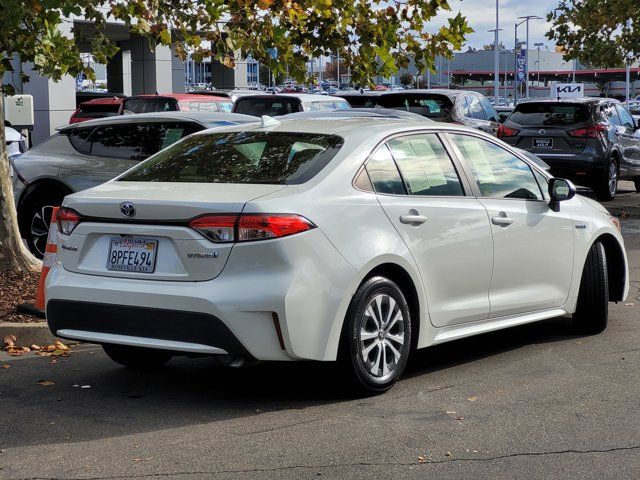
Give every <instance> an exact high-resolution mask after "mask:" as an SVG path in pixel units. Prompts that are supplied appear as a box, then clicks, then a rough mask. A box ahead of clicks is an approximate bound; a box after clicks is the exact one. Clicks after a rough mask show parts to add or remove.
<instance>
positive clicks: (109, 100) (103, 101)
mask: <svg viewBox="0 0 640 480" xmlns="http://www.w3.org/2000/svg"><path fill="white" fill-rule="evenodd" d="M124 100H125V98H124V97H105V98H94V99H93V100H87V101H86V102H82V103H81V104H80V106H82V105H120V104H121V103H122V102H123V101H124Z"/></svg>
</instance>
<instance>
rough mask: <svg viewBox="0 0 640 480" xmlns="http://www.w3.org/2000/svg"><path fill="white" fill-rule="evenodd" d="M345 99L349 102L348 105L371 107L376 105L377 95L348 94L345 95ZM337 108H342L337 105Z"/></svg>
mask: <svg viewBox="0 0 640 480" xmlns="http://www.w3.org/2000/svg"><path fill="white" fill-rule="evenodd" d="M345 99H346V100H347V102H349V105H350V106H351V107H353V108H356V107H362V108H373V107H375V106H376V104H377V103H378V102H377V100H378V99H377V97H374V96H373V95H349V96H346V97H345ZM338 108H343V107H341V106H338Z"/></svg>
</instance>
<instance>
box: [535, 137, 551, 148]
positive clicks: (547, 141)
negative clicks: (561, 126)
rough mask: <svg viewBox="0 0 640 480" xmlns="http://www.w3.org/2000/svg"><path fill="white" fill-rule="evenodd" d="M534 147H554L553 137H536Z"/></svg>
mask: <svg viewBox="0 0 640 480" xmlns="http://www.w3.org/2000/svg"><path fill="white" fill-rule="evenodd" d="M533 148H553V138H534V139H533Z"/></svg>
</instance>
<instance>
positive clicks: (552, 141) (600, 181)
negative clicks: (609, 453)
mask: <svg viewBox="0 0 640 480" xmlns="http://www.w3.org/2000/svg"><path fill="white" fill-rule="evenodd" d="M636 129H637V126H636V122H635V121H634V119H633V117H632V116H631V114H630V113H629V111H628V110H627V109H626V108H625V107H624V105H623V104H621V103H620V102H619V101H617V100H614V99H611V98H566V99H560V100H554V99H549V100H546V99H545V100H531V101H526V102H522V103H520V104H518V105H517V106H516V107H515V109H514V111H513V113H512V114H511V115H510V116H509V118H508V119H507V120H506V121H505V123H504V124H502V125H501V126H500V129H499V131H498V137H500V138H501V139H502V140H504V141H505V142H507V143H509V144H510V145H513V146H515V147H518V148H520V149H522V150H526V151H529V152H531V153H533V154H535V155H537V156H538V157H540V158H541V159H542V160H544V161H545V162H546V163H548V164H549V166H550V167H551V173H552V174H553V175H555V176H559V177H563V178H570V179H571V180H573V181H574V182H576V183H577V184H579V185H582V186H586V187H590V188H592V189H593V190H594V192H595V193H596V195H597V197H598V199H599V200H611V199H613V198H614V197H615V196H616V193H617V189H618V180H619V179H630V180H633V181H634V182H635V185H636V189H637V190H638V191H640V138H638V137H636V136H634V134H635V131H636Z"/></svg>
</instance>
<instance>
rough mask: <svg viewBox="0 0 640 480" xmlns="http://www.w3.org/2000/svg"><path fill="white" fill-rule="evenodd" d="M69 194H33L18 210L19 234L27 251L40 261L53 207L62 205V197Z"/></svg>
mask: <svg viewBox="0 0 640 480" xmlns="http://www.w3.org/2000/svg"><path fill="white" fill-rule="evenodd" d="M69 193H70V192H63V191H61V190H60V191H51V192H49V191H47V192H38V191H36V192H33V193H32V194H30V195H29V197H27V198H26V199H25V202H24V205H23V206H22V208H21V209H20V212H19V216H20V233H21V235H22V238H24V239H25V241H26V242H27V247H28V248H29V251H30V252H31V253H32V254H33V255H34V256H35V257H36V258H40V259H42V258H43V257H44V250H45V247H46V245H47V234H48V232H49V223H51V212H52V210H53V207H54V206H59V205H62V201H63V200H64V197H65V196H66V195H68V194H69Z"/></svg>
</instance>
